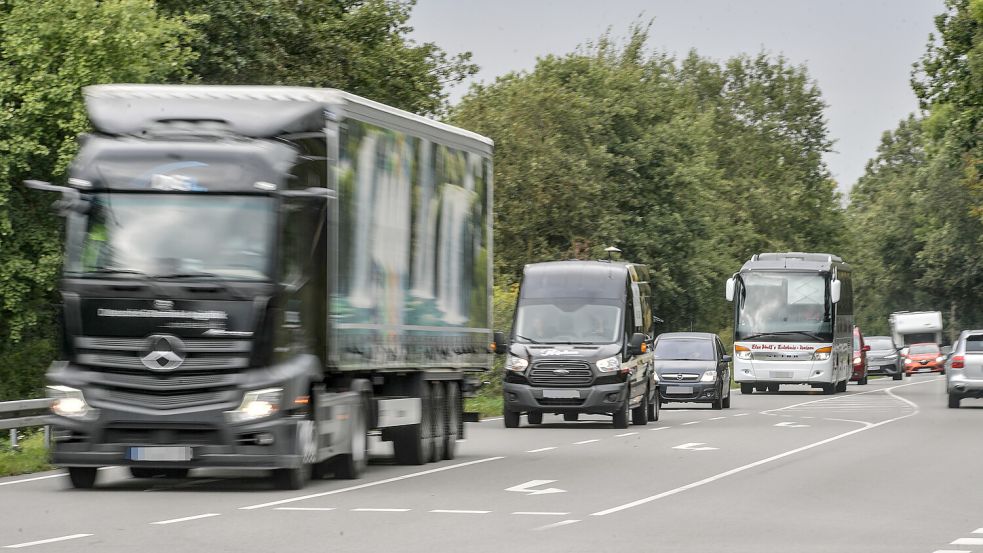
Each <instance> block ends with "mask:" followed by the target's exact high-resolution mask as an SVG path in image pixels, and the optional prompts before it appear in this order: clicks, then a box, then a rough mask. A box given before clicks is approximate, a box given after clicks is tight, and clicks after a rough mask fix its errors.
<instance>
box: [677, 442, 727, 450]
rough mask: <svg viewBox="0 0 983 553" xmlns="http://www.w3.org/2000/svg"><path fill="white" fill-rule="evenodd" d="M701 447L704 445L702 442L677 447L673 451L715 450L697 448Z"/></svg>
mask: <svg viewBox="0 0 983 553" xmlns="http://www.w3.org/2000/svg"><path fill="white" fill-rule="evenodd" d="M701 445H706V444H705V443H703V442H693V443H690V444H683V445H677V446H676V447H674V448H673V449H685V450H687V451H710V450H711V449H717V448H716V447H699V446H701Z"/></svg>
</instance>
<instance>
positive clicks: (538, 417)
mask: <svg viewBox="0 0 983 553" xmlns="http://www.w3.org/2000/svg"><path fill="white" fill-rule="evenodd" d="M526 420H527V421H529V424H543V412H542V411H529V412H528V413H526Z"/></svg>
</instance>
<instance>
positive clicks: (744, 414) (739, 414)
mask: <svg viewBox="0 0 983 553" xmlns="http://www.w3.org/2000/svg"><path fill="white" fill-rule="evenodd" d="M748 415H750V413H738V414H736V415H734V416H735V417H746V416H748Z"/></svg>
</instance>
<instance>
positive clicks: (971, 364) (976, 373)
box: [945, 330, 983, 409]
mask: <svg viewBox="0 0 983 553" xmlns="http://www.w3.org/2000/svg"><path fill="white" fill-rule="evenodd" d="M945 365H946V366H945V368H946V371H945V374H946V376H945V382H946V386H945V387H946V391H947V392H948V393H949V407H950V408H951V409H958V408H959V402H960V401H961V400H962V399H963V398H964V397H974V398H983V330H964V331H962V333H961V334H959V339H958V340H956V344H955V346H953V348H952V353H951V354H949V358H948V359H947V360H946V362H945Z"/></svg>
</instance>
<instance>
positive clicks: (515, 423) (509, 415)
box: [502, 409, 519, 428]
mask: <svg viewBox="0 0 983 553" xmlns="http://www.w3.org/2000/svg"><path fill="white" fill-rule="evenodd" d="M502 419H503V420H504V421H505V428H519V413H517V412H516V411H509V410H508V409H505V410H504V411H502Z"/></svg>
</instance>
